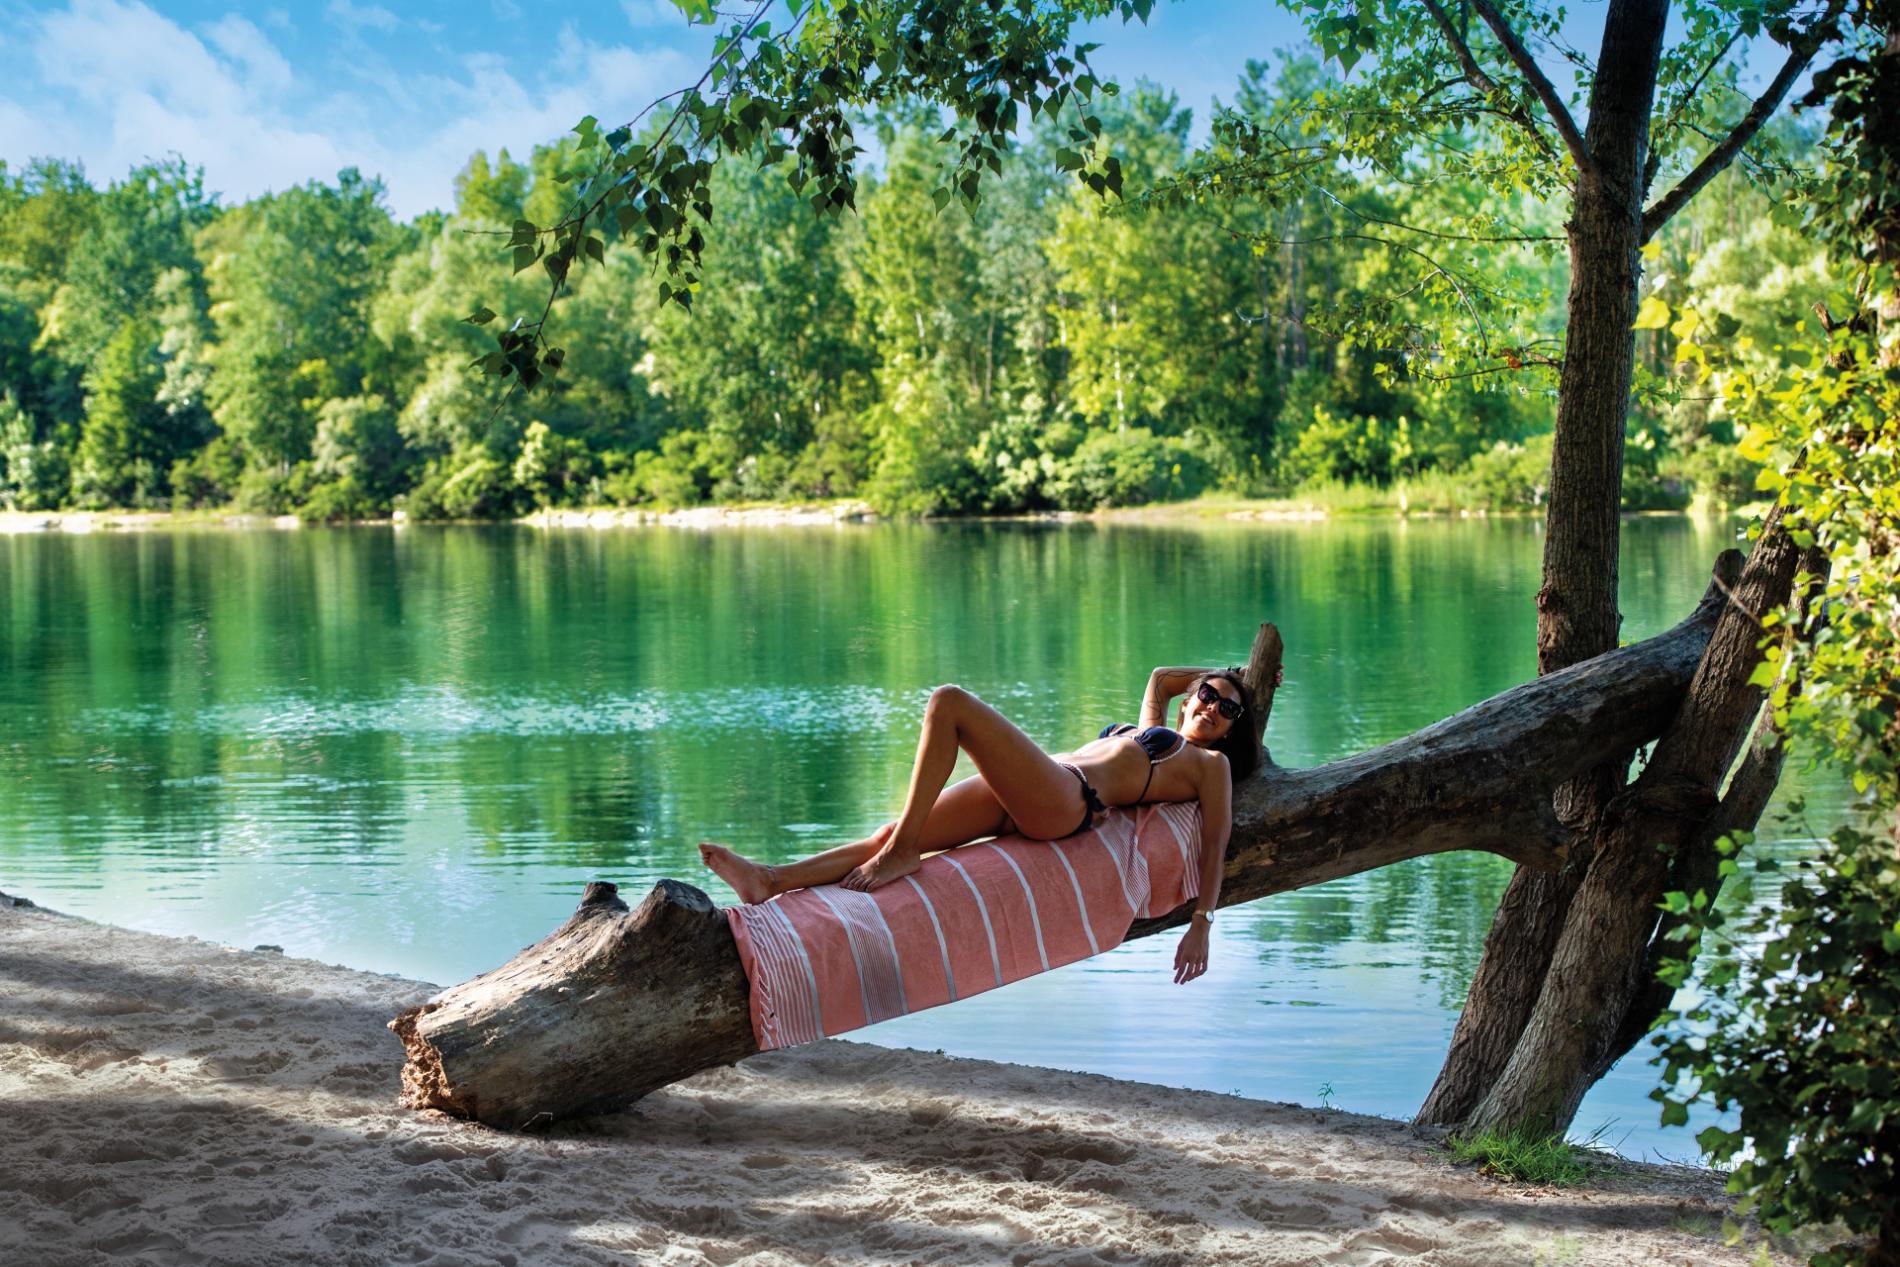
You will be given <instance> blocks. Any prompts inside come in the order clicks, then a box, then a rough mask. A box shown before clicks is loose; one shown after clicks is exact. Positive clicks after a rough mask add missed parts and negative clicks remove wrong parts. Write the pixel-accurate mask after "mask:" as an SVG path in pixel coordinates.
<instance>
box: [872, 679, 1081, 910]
mask: <svg viewBox="0 0 1900 1267" xmlns="http://www.w3.org/2000/svg"><path fill="white" fill-rule="evenodd" d="M959 749H961V750H963V751H965V752H968V753H969V754H970V759H971V760H972V761H974V762H976V768H977V771H978V772H979V773H980V774H981V775H982V776H983V781H984V782H985V783H986V784H987V785H988V786H989V789H990V791H991V792H993V793H994V794H995V796H996V800H997V803H998V804H999V806H1001V808H1002V809H1003V811H1004V812H1005V813H1007V814H1008V815H1009V816H1010V817H1011V818H1013V819H1014V820H1015V821H1016V823H1017V824H1018V825H1019V826H1020V827H1021V828H1022V829H1023V830H1025V831H1027V832H1029V833H1030V834H1032V835H1037V836H1044V835H1046V836H1048V837H1055V836H1059V835H1061V834H1063V833H1064V832H1066V831H1068V830H1069V828H1070V826H1071V825H1072V824H1073V823H1074V822H1075V820H1076V819H1078V818H1080V817H1081V814H1082V811H1083V809H1084V808H1085V806H1084V803H1083V799H1082V786H1081V784H1080V782H1079V781H1077V779H1076V777H1075V776H1074V775H1073V774H1071V773H1069V772H1068V771H1067V770H1065V769H1063V767H1062V766H1061V765H1059V764H1058V763H1057V762H1056V760H1055V759H1054V758H1053V757H1051V756H1050V755H1049V754H1048V753H1046V752H1044V751H1043V750H1042V749H1041V748H1038V747H1037V746H1036V744H1035V741H1034V740H1032V739H1031V738H1030V737H1029V736H1028V735H1025V734H1024V733H1023V732H1022V731H1021V730H1019V729H1018V728H1017V727H1016V725H1015V724H1014V723H1012V722H1011V721H1010V720H1009V719H1008V718H1007V717H1005V716H1003V715H1002V714H1001V713H999V712H997V711H996V710H995V709H994V708H991V707H990V706H989V705H988V704H985V703H984V702H983V701H982V700H980V699H978V698H977V697H976V696H974V695H972V694H970V693H969V692H968V691H966V690H964V689H963V688H962V687H960V686H940V687H938V688H937V689H936V690H934V691H932V692H931V693H930V704H929V706H928V707H926V708H925V709H924V725H923V733H922V734H921V735H920V736H919V737H918V739H917V760H916V762H915V764H913V765H912V766H911V772H910V790H909V792H908V793H907V794H906V795H905V797H904V809H903V812H902V813H900V814H899V815H898V816H897V825H896V826H895V827H894V828H892V830H891V834H890V836H889V838H888V839H887V840H886V841H885V842H884V844H883V846H882V847H881V848H879V849H878V850H877V852H876V853H874V854H872V855H871V857H870V858H868V859H866V860H865V861H864V862H862V863H860V864H859V865H858V866H857V867H855V868H854V869H853V870H852V871H851V872H850V873H849V874H847V875H846V876H845V878H844V879H843V880H842V881H841V883H842V884H843V885H844V886H845V887H846V888H850V889H866V890H869V889H875V888H877V887H878V886H879V885H882V884H889V883H890V882H891V881H892V880H895V879H898V878H899V877H901V876H906V875H909V874H910V873H911V872H912V871H915V870H916V869H917V865H918V861H919V859H920V858H921V856H922V854H923V851H924V843H923V842H924V826H925V824H926V823H927V822H929V820H930V812H931V808H932V807H933V806H934V805H935V804H936V803H937V800H938V797H939V795H940V794H941V793H942V791H943V785H944V783H945V782H946V781H947V780H948V779H949V777H950V771H951V770H953V769H955V768H956V763H957V751H958V750H959Z"/></svg>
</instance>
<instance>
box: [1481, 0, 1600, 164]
mask: <svg viewBox="0 0 1900 1267" xmlns="http://www.w3.org/2000/svg"><path fill="white" fill-rule="evenodd" d="M1471 7H1472V8H1474V9H1476V10H1477V11H1478V16H1479V17H1481V18H1483V19H1484V24H1485V25H1486V26H1488V27H1490V28H1491V34H1493V35H1495V36H1497V38H1498V43H1500V44H1502V45H1503V46H1504V51H1505V53H1506V54H1507V55H1509V57H1510V59H1511V61H1512V62H1513V63H1514V64H1515V65H1516V66H1517V69H1518V72H1519V73H1520V74H1522V75H1523V76H1524V82H1526V83H1527V84H1529V85H1530V87H1531V91H1532V92H1534V93H1536V94H1537V99H1538V100H1539V101H1541V102H1543V104H1544V109H1545V110H1546V111H1547V112H1548V113H1549V115H1550V122H1551V125H1552V126H1553V127H1555V128H1556V129H1557V135H1558V136H1560V137H1562V138H1563V141H1564V148H1565V149H1568V150H1569V151H1570V157H1571V159H1572V160H1573V161H1574V162H1575V163H1576V164H1577V168H1578V170H1579V171H1590V170H1592V169H1593V168H1595V166H1596V161H1595V160H1594V159H1592V158H1591V157H1590V147H1589V146H1587V145H1585V144H1584V143H1583V133H1581V132H1579V131H1578V130H1577V121H1576V120H1575V119H1573V118H1571V117H1570V111H1569V109H1568V108H1566V107H1565V105H1564V101H1563V98H1562V97H1559V96H1558V95H1557V88H1556V85H1554V84H1552V83H1551V82H1550V77H1549V76H1548V75H1546V74H1544V71H1543V68H1542V67H1541V66H1539V65H1538V64H1537V59H1536V58H1535V57H1533V56H1531V51H1530V49H1528V48H1526V47H1525V46H1524V41H1523V40H1521V39H1519V38H1518V36H1517V32H1516V31H1513V30H1512V29H1511V24H1510V23H1509V22H1506V21H1505V20H1504V15H1503V14H1502V13H1499V12H1498V9H1497V6H1496V5H1494V4H1492V3H1491V0H1471Z"/></svg>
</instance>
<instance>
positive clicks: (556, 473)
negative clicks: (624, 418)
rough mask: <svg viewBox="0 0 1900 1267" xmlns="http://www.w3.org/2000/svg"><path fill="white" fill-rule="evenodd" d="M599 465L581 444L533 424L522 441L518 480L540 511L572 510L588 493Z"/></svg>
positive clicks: (518, 461)
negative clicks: (564, 507)
mask: <svg viewBox="0 0 1900 1267" xmlns="http://www.w3.org/2000/svg"><path fill="white" fill-rule="evenodd" d="M597 469H599V463H598V462H596V461H595V459H594V455H593V454H592V453H591V452H589V451H588V448H587V446H586V445H585V444H583V443H582V442H581V441H579V440H576V439H574V438H573V437H571V436H564V435H559V434H557V433H555V432H554V431H551V430H549V428H548V424H547V423H545V422H540V421H536V422H531V423H529V424H528V429H527V431H525V432H524V433H523V434H522V437H521V452H520V454H518V455H517V456H516V458H515V467H514V479H515V483H516V484H517V485H519V486H520V488H521V492H522V495H523V496H524V497H526V498H527V499H528V500H529V501H530V502H532V503H533V504H534V505H535V506H536V507H547V506H571V505H573V504H575V503H576V502H577V501H579V499H580V498H581V496H582V495H583V494H584V493H585V492H586V490H587V487H588V485H589V482H590V481H591V480H592V479H593V477H594V472H595V471H596V470H597Z"/></svg>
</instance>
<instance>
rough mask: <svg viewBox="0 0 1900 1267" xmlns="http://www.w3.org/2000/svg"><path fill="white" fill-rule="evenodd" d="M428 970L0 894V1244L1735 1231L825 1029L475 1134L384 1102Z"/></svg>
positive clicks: (1654, 1175)
mask: <svg viewBox="0 0 1900 1267" xmlns="http://www.w3.org/2000/svg"><path fill="white" fill-rule="evenodd" d="M434 988H435V987H432V986H430V985H427V984H424V983H422V982H417V981H409V980H405V979H402V978H399V977H390V976H380V975H377V974H374V973H367V972H358V971H353V970H349V969H344V968H337V967H331V966H327V965H324V964H319V963H314V962H311V961H308V960H300V959H289V958H286V957H285V956H283V955H281V954H277V953H272V952H268V951H246V950H235V949H232V948H229V947H225V946H219V945H215V944H212V943H207V942H202V941H198V940H195V939H188V938H187V939H179V938H170V937H161V936H156V935H153V934H148V933H139V932H133V931H129V930H125V929H120V928H113V927H109V926H105V925H100V924H93V923H89V922H87V921H84V920H80V919H75V918H72V917H70V916H63V915H56V914H53V913H50V912H47V911H42V910H38V909H29V908H24V907H16V906H13V905H11V903H10V902H8V901H7V900H5V899H4V898H3V897H0V1102H4V1104H5V1120H4V1124H0V1264H4V1265H5V1267H14V1265H16V1264H17V1265H19V1267H77V1265H80V1264H87V1265H91V1264H108V1263H153V1264H194V1265H196V1264H203V1265H205V1267H220V1265H223V1264H230V1265H232V1267H269V1265H271V1264H278V1263H285V1264H291V1263H311V1264H337V1265H352V1267H353V1265H356V1264H361V1265H362V1267H384V1265H385V1264H392V1263H429V1264H439V1265H442V1267H447V1265H449V1264H499V1265H501V1267H520V1265H524V1264H561V1265H563V1267H565V1265H567V1264H627V1263H636V1262H637V1263H652V1264H701V1263H716V1264H758V1265H764V1264H777V1263H838V1264H856V1263H952V1264H964V1263H1011V1264H1030V1263H1035V1264H1089V1265H1091V1267H1093V1265H1099V1264H1115V1263H1180V1264H1189V1263H1192V1264H1205V1263H1248V1264H1296V1263H1298V1264H1307V1263H1311V1264H1342V1265H1343V1264H1359V1265H1367V1267H1370V1265H1372V1264H1381V1263H1400V1262H1404V1263H1422V1264H1432V1265H1442V1267H1453V1265H1469V1267H1478V1265H1480V1264H1484V1265H1489V1264H1539V1263H1542V1264H1552V1265H1555V1264H1571V1265H1576V1267H1596V1265H1599V1264H1601V1265H1603V1267H1608V1265H1610V1264H1616V1265H1617V1267H1622V1265H1623V1264H1630V1263H1666V1264H1671V1265H1676V1264H1691V1265H1698V1267H1699V1265H1701V1264H1742V1263H1745V1262H1748V1261H1750V1260H1751V1253H1750V1249H1749V1248H1748V1247H1736V1248H1731V1247H1729V1246H1726V1245H1725V1244H1724V1242H1723V1239H1722V1234H1721V1227H1722V1223H1723V1220H1724V1217H1725V1214H1726V1212H1727V1210H1728V1201H1727V1199H1726V1198H1725V1197H1724V1196H1723V1194H1722V1187H1721V1182H1720V1179H1719V1178H1718V1177H1717V1176H1714V1175H1712V1174H1709V1173H1707V1172H1702V1171H1697V1170H1692V1169H1682V1168H1667V1167H1657V1166H1648V1165H1638V1164H1634V1163H1618V1164H1616V1165H1615V1167H1614V1168H1613V1170H1611V1171H1610V1172H1609V1173H1606V1174H1603V1175H1601V1176H1599V1177H1598V1178H1597V1179H1595V1180H1593V1181H1592V1183H1591V1184H1590V1185H1588V1186H1586V1187H1583V1188H1577V1189H1564V1190H1540V1189H1526V1188H1523V1187H1519V1186H1514V1185H1510V1184H1507V1183H1504V1182H1501V1181H1498V1180H1495V1179H1493V1178H1490V1177H1488V1176H1485V1175H1482V1174H1479V1173H1477V1172H1476V1171H1474V1170H1472V1169H1469V1168H1460V1167H1457V1166H1455V1165H1453V1164H1452V1163H1451V1162H1450V1161H1449V1160H1448V1159H1447V1158H1446V1157H1445V1156H1444V1154H1443V1153H1442V1152H1441V1151H1440V1150H1439V1149H1438V1148H1437V1147H1436V1141H1435V1137H1434V1136H1432V1135H1430V1134H1426V1133H1420V1132H1415V1131H1414V1130H1412V1129H1411V1128H1409V1127H1407V1126H1406V1125H1404V1124H1402V1123H1398V1122H1393V1121H1388V1120H1385V1119H1382V1118H1373V1117H1364V1116H1358V1115H1355V1114H1350V1113H1343V1112H1334V1111H1322V1110H1315V1109H1309V1108H1301V1107H1298V1106H1293V1105H1280V1104H1268V1103H1262V1102H1260V1101H1254V1100H1246V1099H1241V1098H1238V1097H1234V1096H1224V1095H1213V1094H1207V1093H1203V1092H1195V1091H1182V1090H1176V1089H1173V1088H1168V1087H1161V1086H1151V1085H1147V1084H1143V1083H1134V1082H1123V1081H1117V1080H1115V1079H1110V1078H1102V1077H1096V1076H1092V1075H1086V1074H1072V1073H1063V1072H1059V1071H1056V1070H1049V1069H1035V1068H1027V1067H1023V1066H1018V1065H1007V1064H996V1063H991V1062H988V1061H979V1060H959V1059H953V1058H948V1057H944V1056H941V1055H934V1054H929V1053H922V1052H913V1051H894V1050H888V1049H885V1048H881V1047H875V1046H870V1045H867V1044H862V1043H851V1042H843V1041H837V1040H832V1041H826V1042H822V1043H817V1044H813V1045H811V1046H808V1047H802V1048H796V1049H793V1050H790V1051H783V1052H776V1053H772V1054H770V1055H766V1056H759V1057H755V1058H753V1059H751V1060H748V1061H746V1062H744V1063H742V1064H740V1065H738V1066H735V1067H733V1068H730V1069H722V1070H717V1071H714V1072H711V1073H707V1074H702V1075H700V1076H698V1077H695V1078H693V1079H691V1080H690V1081H687V1082H683V1083H680V1084H678V1085H676V1086H674V1087H671V1088H668V1089H667V1090H664V1091H661V1092H657V1093H655V1094H653V1095H651V1096H648V1097H647V1098H646V1099H645V1100H643V1101H641V1102H640V1103H639V1104H637V1105H635V1106H634V1107H633V1108H631V1109H629V1110H627V1111H626V1112H623V1113H618V1114H612V1115H608V1116H604V1117H598V1118H592V1119H587V1120H583V1121H578V1122H572V1123H567V1124H564V1125H562V1126H560V1127H557V1128H556V1129H554V1130H552V1131H551V1132H548V1133H544V1134H538V1135H505V1134H500V1133H497V1132H494V1131H490V1130H488V1129H486V1128H484V1127H480V1126H473V1125H469V1124H467V1123H463V1122H458V1121H455V1120H452V1119H450V1118H447V1117H443V1116H441V1115H439V1114H435V1113H420V1114H418V1113H412V1112H409V1111H407V1110H405V1109H403V1108H401V1107H400V1106H398V1105H397V1103H396V1087H397V1069H398V1066H399V1063H400V1059H401V1053H400V1048H399V1046H398V1045H397V1043H396V1040H395V1038H394V1037H393V1036H392V1035H391V1034H390V1033H389V1032H388V1031H387V1030H386V1029H385V1028H384V1022H385V1021H386V1020H388V1018H389V1017H390V1016H391V1015H393V1014H394V1013H395V1012H396V1011H397V1010H399V1009H400V1008H402V1007H405V1006H407V1005H409V1004H411V1003H413V1002H416V1001H418V1000H420V999H422V998H424V997H426V996H427V995H428V994H430V993H432V992H433V990H434ZM1750 1239H1751V1240H1758V1239H1759V1237H1758V1235H1757V1236H1751V1237H1750Z"/></svg>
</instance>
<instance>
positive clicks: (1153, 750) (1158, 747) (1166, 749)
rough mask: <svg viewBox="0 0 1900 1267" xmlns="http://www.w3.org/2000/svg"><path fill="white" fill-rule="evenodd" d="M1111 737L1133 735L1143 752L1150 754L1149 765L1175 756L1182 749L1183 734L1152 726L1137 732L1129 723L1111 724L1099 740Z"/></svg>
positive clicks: (1099, 736)
mask: <svg viewBox="0 0 1900 1267" xmlns="http://www.w3.org/2000/svg"><path fill="white" fill-rule="evenodd" d="M1110 735H1133V736H1134V739H1135V742H1136V743H1138V744H1140V745H1141V750H1142V751H1143V752H1145V753H1147V754H1148V764H1149V765H1153V764H1154V763H1155V762H1157V761H1161V760H1164V759H1165V758H1168V757H1171V756H1173V755H1174V754H1175V753H1176V752H1178V751H1180V749H1181V743H1182V739H1181V732H1180V731H1178V730H1169V729H1168V728H1167V727H1166V726H1150V727H1148V728H1147V729H1146V730H1136V729H1135V728H1134V727H1133V726H1131V725H1129V724H1128V723H1127V722H1110V723H1109V724H1108V725H1106V726H1104V727H1102V733H1101V734H1099V735H1097V736H1095V737H1096V738H1097V739H1106V738H1108V737H1109V736H1110Z"/></svg>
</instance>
